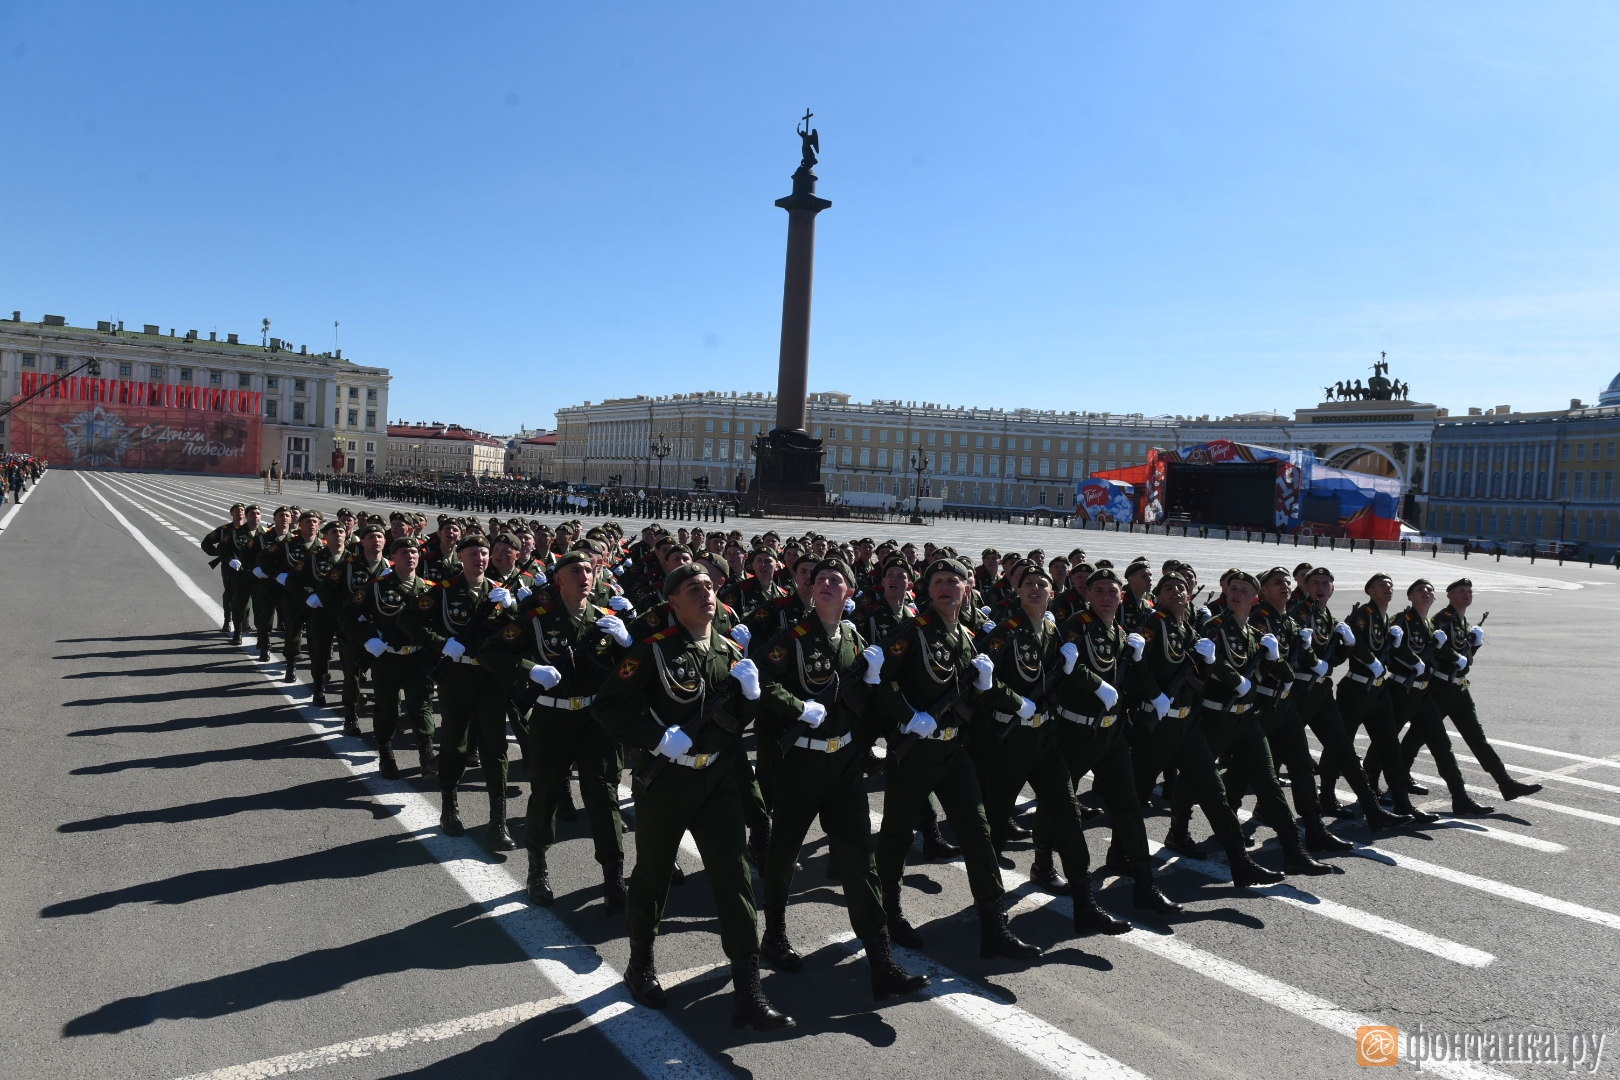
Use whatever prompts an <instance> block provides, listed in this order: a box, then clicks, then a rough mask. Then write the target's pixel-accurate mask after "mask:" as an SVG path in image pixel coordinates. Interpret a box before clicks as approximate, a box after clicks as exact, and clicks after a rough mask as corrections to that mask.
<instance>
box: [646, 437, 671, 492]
mask: <svg viewBox="0 0 1620 1080" xmlns="http://www.w3.org/2000/svg"><path fill="white" fill-rule="evenodd" d="M671 449H672V448H671V446H670V445H669V440H668V439H666V438H664V433H663V432H661V431H660V432H659V433H658V434H656V435H654V436H653V438H652V446H651V447H649V450H650V451H651V453H652V456H653V457H655V458H657V459H658V494H659V495H660V496H661V495H663V494H664V459H665V458H667V457H669V452H670V450H671Z"/></svg>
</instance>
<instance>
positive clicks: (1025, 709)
mask: <svg viewBox="0 0 1620 1080" xmlns="http://www.w3.org/2000/svg"><path fill="white" fill-rule="evenodd" d="M1034 715H1035V703H1034V702H1033V701H1031V700H1029V698H1019V699H1018V719H1020V720H1028V719H1029V718H1030V717H1032V716H1034Z"/></svg>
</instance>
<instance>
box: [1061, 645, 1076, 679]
mask: <svg viewBox="0 0 1620 1080" xmlns="http://www.w3.org/2000/svg"><path fill="white" fill-rule="evenodd" d="M1058 655H1059V656H1061V657H1063V674H1065V675H1069V674H1072V673H1073V672H1074V665H1076V664H1078V663H1079V662H1080V646H1078V645H1076V644H1075V643H1074V642H1072V641H1065V642H1064V643H1063V648H1061V649H1059V650H1058Z"/></svg>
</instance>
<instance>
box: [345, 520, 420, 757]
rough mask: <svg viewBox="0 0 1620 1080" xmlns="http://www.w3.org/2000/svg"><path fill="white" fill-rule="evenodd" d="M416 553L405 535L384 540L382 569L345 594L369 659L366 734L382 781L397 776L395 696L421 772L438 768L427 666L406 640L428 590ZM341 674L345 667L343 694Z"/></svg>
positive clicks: (353, 625)
mask: <svg viewBox="0 0 1620 1080" xmlns="http://www.w3.org/2000/svg"><path fill="white" fill-rule="evenodd" d="M370 528H379V529H380V526H366V527H365V528H362V529H361V530H360V531H361V534H362V537H363V538H364V537H367V536H373V535H380V534H379V533H370V534H368V533H367V529H370ZM373 543H375V541H373ZM418 557H419V556H418V551H417V543H416V541H415V540H414V539H412V538H411V537H408V536H401V537H397V538H395V539H393V540H390V541H389V542H388V558H389V569H388V571H387V572H386V573H384V572H380V571H379V572H378V573H377V574H376V575H375V576H370V575H368V576H370V580H369V582H368V583H367V584H366V585H365V586H364V587H362V588H360V589H357V590H356V591H355V592H354V593H353V594H351V596H350V597H349V628H350V634H351V635H352V636H353V637H354V638H355V639H356V640H358V641H361V642H363V644H362V646H361V647H362V648H363V649H364V650H365V651H366V652H367V653H369V654H370V655H371V658H372V665H371V675H372V681H373V686H374V690H375V692H376V695H377V698H376V701H375V702H374V703H373V711H372V732H373V734H374V735H375V736H376V739H377V771H378V772H379V773H381V774H382V776H383V778H384V779H387V780H397V779H398V778H399V763H398V762H397V761H396V760H395V758H394V734H395V733H396V732H397V731H398V730H399V722H400V699H401V697H403V698H404V709H405V719H406V721H407V722H408V723H409V724H410V726H411V729H412V730H413V731H415V732H416V750H417V753H418V754H419V755H420V757H421V765H422V775H423V776H432V775H434V774H435V773H437V772H438V755H437V754H436V753H435V752H434V749H433V711H432V709H431V708H429V706H428V666H427V664H426V663H425V662H424V657H423V655H422V654H421V652H420V651H419V649H418V646H416V645H415V644H413V643H412V641H411V630H410V620H411V618H412V613H413V612H414V610H415V608H416V605H417V603H418V601H420V600H421V599H422V597H423V596H424V595H425V594H427V592H428V589H429V588H430V586H429V585H428V583H427V582H425V581H423V580H422V579H421V578H419V577H417V576H416V563H417V559H418ZM356 576H358V575H356ZM347 675H348V672H347V665H345V671H344V676H345V687H344V692H345V694H347V690H348V687H347Z"/></svg>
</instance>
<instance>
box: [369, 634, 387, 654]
mask: <svg viewBox="0 0 1620 1080" xmlns="http://www.w3.org/2000/svg"><path fill="white" fill-rule="evenodd" d="M387 651H388V642H386V641H384V640H383V639H382V638H380V637H374V638H372V639H371V640H370V641H368V642H366V652H368V653H370V654H371V655H372V656H381V655H382V654H383V653H385V652H387Z"/></svg>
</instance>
